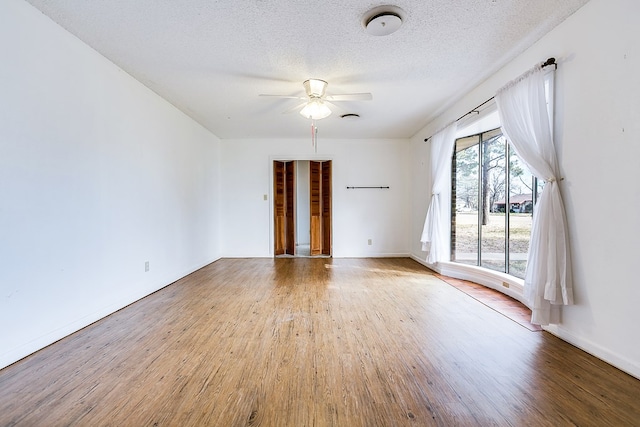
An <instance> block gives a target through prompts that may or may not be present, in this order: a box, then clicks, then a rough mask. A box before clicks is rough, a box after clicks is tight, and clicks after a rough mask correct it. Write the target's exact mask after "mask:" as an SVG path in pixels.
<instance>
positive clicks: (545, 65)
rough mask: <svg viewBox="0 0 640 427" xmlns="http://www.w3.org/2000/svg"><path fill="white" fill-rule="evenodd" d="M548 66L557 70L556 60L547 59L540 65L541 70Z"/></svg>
mask: <svg viewBox="0 0 640 427" xmlns="http://www.w3.org/2000/svg"><path fill="white" fill-rule="evenodd" d="M549 65H553V66H554V67H556V70H557V69H558V64H557V63H556V58H549V59H547V60H546V61H545V62H544V63H543V64H542V68H544V67H548V66H549Z"/></svg>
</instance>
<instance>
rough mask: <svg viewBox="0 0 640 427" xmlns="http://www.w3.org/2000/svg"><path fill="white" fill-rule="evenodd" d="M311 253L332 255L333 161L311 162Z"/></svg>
mask: <svg viewBox="0 0 640 427" xmlns="http://www.w3.org/2000/svg"><path fill="white" fill-rule="evenodd" d="M309 181H310V182H309V183H310V195H309V199H310V213H311V238H310V241H311V255H312V256H313V255H331V161H330V160H328V161H324V162H314V161H310V162H309Z"/></svg>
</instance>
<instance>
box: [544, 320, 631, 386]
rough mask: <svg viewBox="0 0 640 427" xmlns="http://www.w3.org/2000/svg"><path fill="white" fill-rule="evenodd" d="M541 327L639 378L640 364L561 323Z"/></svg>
mask: <svg viewBox="0 0 640 427" xmlns="http://www.w3.org/2000/svg"><path fill="white" fill-rule="evenodd" d="M543 329H544V330H545V331H547V332H549V333H550V334H553V335H555V336H557V337H558V338H560V339H561V340H563V341H566V342H568V343H569V344H572V345H574V346H576V347H578V348H579V349H580V350H583V351H585V352H587V353H589V354H591V355H592V356H594V357H597V358H598V359H600V360H603V361H604V362H606V363H608V364H610V365H612V366H614V367H616V368H618V369H620V370H621V371H624V372H626V373H627V374H629V375H631V376H633V377H635V378H638V379H640V364H638V363H637V362H634V361H633V360H630V359H629V358H626V357H624V356H621V355H619V354H617V353H614V352H612V351H610V350H609V349H607V348H605V347H603V346H601V345H598V344H596V343H594V342H593V341H591V340H588V339H586V338H584V337H579V336H577V335H575V334H573V333H571V332H570V331H568V330H567V329H564V328H563V327H562V325H548V326H543Z"/></svg>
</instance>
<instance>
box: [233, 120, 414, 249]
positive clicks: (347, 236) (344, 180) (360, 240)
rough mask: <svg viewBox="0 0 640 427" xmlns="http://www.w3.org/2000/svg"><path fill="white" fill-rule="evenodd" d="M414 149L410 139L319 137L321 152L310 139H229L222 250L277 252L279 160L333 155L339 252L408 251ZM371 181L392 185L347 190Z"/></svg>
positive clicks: (330, 157)
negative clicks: (411, 151)
mask: <svg viewBox="0 0 640 427" xmlns="http://www.w3.org/2000/svg"><path fill="white" fill-rule="evenodd" d="M319 127H320V132H322V125H321V124H320V125H319ZM408 155H409V141H408V140H323V139H321V140H320V143H319V148H318V153H317V154H315V153H314V152H313V148H312V147H311V144H310V141H308V140H305V139H300V140H265V139H259V140H224V141H223V142H222V166H221V182H222V188H221V194H222V203H221V206H222V214H221V215H222V223H223V224H224V227H223V228H222V254H223V256H226V257H270V256H273V212H272V192H273V190H272V189H273V186H272V162H273V160H274V159H297V160H313V159H323V160H332V161H333V163H332V167H333V256H335V257H364V256H401V255H404V256H406V255H408V253H409V243H408V233H409V208H408V206H409V199H408V196H409V181H408V180H409V170H408V168H407V167H406V165H407V163H408V161H409V157H408ZM366 185H375V186H389V187H390V189H388V190H379V189H376V190H347V189H346V187H347V186H366ZM265 194H266V195H267V198H268V200H266V201H265V200H264V195H265ZM368 239H371V240H372V245H370V246H369V245H368V244H367V241H368Z"/></svg>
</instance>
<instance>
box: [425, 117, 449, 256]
mask: <svg viewBox="0 0 640 427" xmlns="http://www.w3.org/2000/svg"><path fill="white" fill-rule="evenodd" d="M456 129H457V124H456V123H453V124H451V125H449V126H447V127H446V128H445V129H443V130H441V131H439V132H438V133H436V134H435V135H433V136H432V137H431V183H432V186H431V202H430V203H429V210H428V211H427V217H426V219H425V221H424V228H423V229H422V237H421V238H420V241H421V242H422V250H423V251H426V252H427V259H426V261H427V262H428V263H429V264H435V263H436V262H438V261H445V260H446V261H448V260H449V258H448V256H447V245H448V242H449V235H448V233H447V232H448V230H449V228H448V227H449V224H450V220H449V218H448V217H447V212H448V206H442V203H441V199H442V197H441V194H442V193H444V192H446V191H450V188H449V187H450V183H451V156H452V155H453V145H454V142H455V140H456V139H455V138H456Z"/></svg>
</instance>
